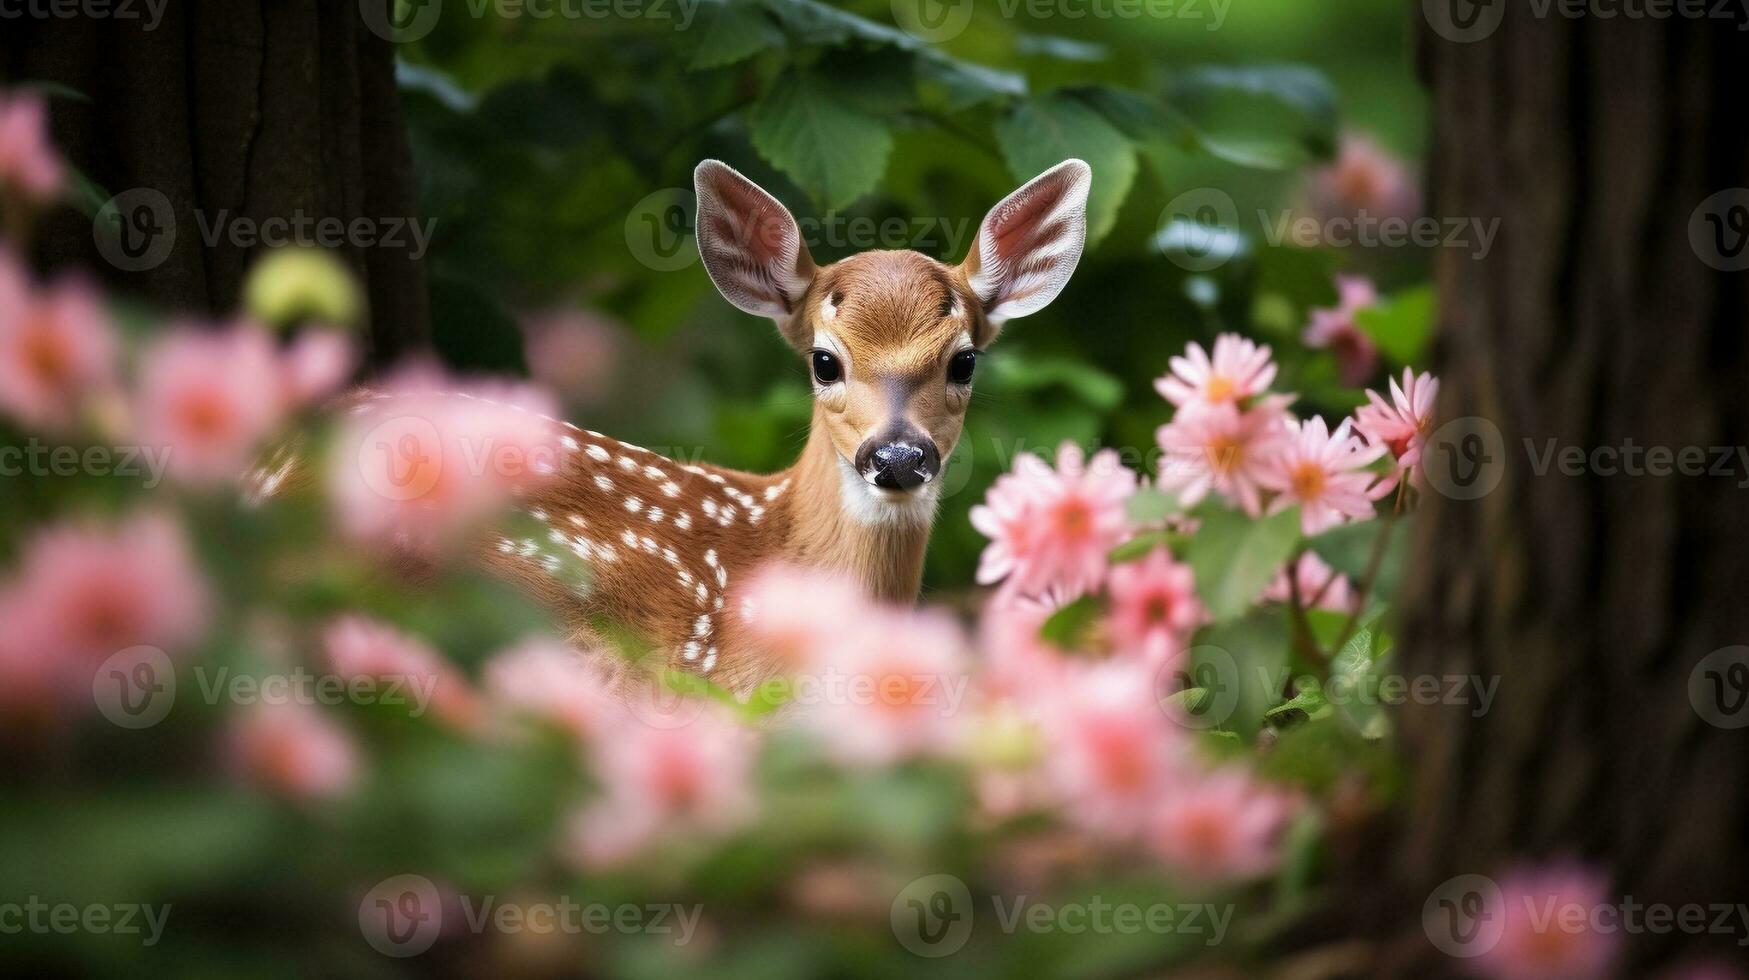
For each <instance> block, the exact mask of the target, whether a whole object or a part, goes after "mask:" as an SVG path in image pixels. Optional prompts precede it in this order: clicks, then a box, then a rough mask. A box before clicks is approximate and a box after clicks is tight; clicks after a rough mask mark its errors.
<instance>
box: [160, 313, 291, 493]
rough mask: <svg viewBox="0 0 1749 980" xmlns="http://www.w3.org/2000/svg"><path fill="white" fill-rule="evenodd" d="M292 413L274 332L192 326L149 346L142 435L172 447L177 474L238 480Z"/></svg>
mask: <svg viewBox="0 0 1749 980" xmlns="http://www.w3.org/2000/svg"><path fill="white" fill-rule="evenodd" d="M284 414H285V402H284V399H283V398H282V389H281V375H280V370H279V363H278V361H277V357H276V354H275V351H274V348H273V339H272V338H271V337H269V336H268V335H267V333H266V332H265V331H263V330H261V329H260V328H258V327H255V326H253V325H250V324H248V323H238V324H233V325H231V326H229V327H227V328H225V329H223V330H219V331H207V330H201V329H198V328H196V327H193V326H189V325H185V326H182V327H179V328H177V329H175V330H173V331H172V332H171V333H169V334H167V335H165V336H164V337H162V338H160V339H159V340H157V341H156V342H154V343H153V344H152V346H151V347H150V348H149V349H148V350H147V351H146V353H145V360H144V363H143V364H142V366H141V369H140V407H139V411H138V417H139V420H140V438H141V439H142V440H143V441H144V442H145V443H146V444H147V445H150V446H155V447H162V448H165V449H167V450H168V451H169V472H170V473H171V475H172V476H174V477H176V478H177V479H180V480H183V481H186V482H190V483H222V482H227V481H231V480H235V479H237V478H238V477H240V476H241V475H242V473H243V471H244V470H245V469H246V468H247V467H248V465H249V463H250V462H251V460H252V458H253V455H254V453H255V451H256V449H257V448H258V447H259V446H260V445H261V443H262V441H263V440H265V439H266V438H267V437H268V436H269V435H270V434H271V433H272V432H273V430H274V429H275V428H276V427H277V426H278V425H279V423H280V421H281V420H282V419H283V418H284Z"/></svg>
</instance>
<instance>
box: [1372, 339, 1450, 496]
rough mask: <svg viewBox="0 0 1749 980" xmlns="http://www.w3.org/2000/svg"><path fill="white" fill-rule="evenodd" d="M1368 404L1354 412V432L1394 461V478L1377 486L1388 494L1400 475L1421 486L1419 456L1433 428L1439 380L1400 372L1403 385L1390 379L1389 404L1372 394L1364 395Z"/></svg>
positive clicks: (1409, 369) (1428, 375)
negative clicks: (1385, 452)
mask: <svg viewBox="0 0 1749 980" xmlns="http://www.w3.org/2000/svg"><path fill="white" fill-rule="evenodd" d="M1366 398H1367V402H1368V404H1365V405H1362V406H1361V407H1360V408H1358V409H1355V412H1354V428H1355V431H1357V432H1359V433H1360V434H1361V435H1362V436H1365V437H1366V441H1367V442H1369V443H1371V444H1372V445H1374V446H1383V447H1385V448H1386V449H1389V450H1390V453H1391V456H1392V457H1393V458H1394V459H1396V461H1397V471H1396V473H1395V475H1393V476H1392V477H1391V478H1389V479H1388V480H1386V481H1385V483H1384V484H1383V485H1381V489H1382V490H1389V489H1391V488H1392V487H1394V486H1395V485H1396V482H1397V480H1398V479H1400V478H1401V477H1402V475H1403V474H1404V473H1407V474H1408V475H1409V483H1410V485H1412V486H1416V487H1419V486H1421V473H1422V468H1421V452H1422V450H1423V449H1424V448H1425V447H1426V445H1427V434H1428V432H1429V430H1431V429H1432V428H1433V407H1434V403H1435V402H1437V401H1438V400H1439V379H1438V378H1435V377H1434V376H1433V375H1431V374H1416V373H1415V371H1414V369H1413V368H1404V369H1403V383H1402V384H1401V385H1399V384H1397V381H1396V379H1395V378H1392V379H1391V400H1390V401H1389V402H1387V401H1385V399H1384V398H1383V397H1382V396H1380V395H1379V393H1378V392H1376V391H1368V392H1367V393H1366Z"/></svg>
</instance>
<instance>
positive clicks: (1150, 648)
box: [1107, 548, 1207, 666]
mask: <svg viewBox="0 0 1749 980" xmlns="http://www.w3.org/2000/svg"><path fill="white" fill-rule="evenodd" d="M1107 591H1108V592H1109V593H1110V596H1111V611H1110V614H1109V617H1108V623H1109V625H1110V630H1111V635H1112V639H1113V640H1114V641H1116V643H1117V644H1118V647H1119V649H1120V650H1127V651H1135V652H1137V653H1139V654H1141V655H1142V657H1143V658H1144V659H1146V660H1147V662H1148V663H1150V664H1153V665H1156V666H1161V665H1164V664H1167V663H1169V662H1171V661H1173V660H1176V659H1177V658H1178V656H1179V654H1181V653H1183V652H1184V644H1185V641H1186V639H1187V638H1188V637H1189V636H1190V634H1191V633H1193V632H1195V630H1196V628H1197V627H1198V626H1201V625H1202V623H1203V621H1204V619H1205V618H1206V616H1207V614H1206V612H1205V611H1204V610H1203V606H1202V603H1201V602H1200V601H1198V599H1197V597H1196V576H1195V575H1193V574H1192V573H1191V570H1190V566H1188V565H1181V564H1179V563H1178V562H1176V561H1173V560H1172V555H1171V553H1170V552H1168V551H1167V550H1166V549H1164V548H1156V549H1155V550H1153V551H1150V552H1149V553H1148V554H1147V556H1146V557H1144V558H1142V559H1141V560H1140V561H1132V562H1123V563H1120V564H1118V565H1115V566H1113V567H1112V570H1111V581H1110V583H1109V585H1108V586H1107Z"/></svg>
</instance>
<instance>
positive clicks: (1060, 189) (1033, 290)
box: [961, 159, 1093, 326]
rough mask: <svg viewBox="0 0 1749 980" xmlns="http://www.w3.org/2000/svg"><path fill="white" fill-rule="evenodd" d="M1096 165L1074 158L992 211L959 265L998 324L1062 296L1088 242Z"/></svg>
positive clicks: (1038, 308) (1023, 188)
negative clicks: (1089, 194) (1089, 198)
mask: <svg viewBox="0 0 1749 980" xmlns="http://www.w3.org/2000/svg"><path fill="white" fill-rule="evenodd" d="M1092 186H1093V168H1092V167H1089V166H1088V165H1087V164H1086V163H1085V162H1083V161H1081V160H1075V159H1069V160H1064V161H1063V162H1062V163H1059V164H1057V165H1056V166H1054V167H1052V168H1051V169H1049V170H1047V171H1045V172H1044V173H1042V174H1039V175H1038V176H1037V177H1034V178H1033V179H1032V180H1030V181H1028V182H1027V183H1026V185H1025V186H1023V187H1021V188H1020V189H1019V190H1017V191H1015V192H1014V193H1012V194H1010V195H1008V196H1007V197H1005V198H1003V199H1002V203H1000V204H998V205H996V206H995V207H994V208H991V209H990V213H989V214H987V215H985V216H984V223H983V224H982V225H980V226H979V228H978V241H977V244H976V245H974V246H973V248H972V254H970V255H968V256H966V261H965V263H964V264H963V265H962V266H961V268H962V269H963V270H964V271H965V275H966V281H967V282H968V283H969V284H970V285H971V287H972V291H973V292H974V293H976V294H977V296H978V298H979V299H980V300H982V301H983V303H984V315H985V316H986V317H987V318H988V319H989V321H990V323H991V324H992V325H993V326H1000V325H1001V324H1002V321H1004V320H1010V319H1013V318H1014V317H1017V316H1026V315H1027V314H1028V313H1036V312H1038V311H1039V310H1041V309H1044V307H1045V304H1047V303H1049V302H1050V301H1051V300H1053V299H1056V298H1057V294H1058V293H1060V292H1062V291H1063V286H1064V285H1066V284H1067V283H1068V281H1069V274H1070V273H1072V272H1074V271H1075V264H1076V263H1077V262H1079V261H1081V249H1082V247H1083V246H1085V245H1086V244H1087V191H1088V190H1089V189H1090V188H1091V187H1092Z"/></svg>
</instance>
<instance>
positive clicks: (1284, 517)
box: [1184, 508, 1300, 622]
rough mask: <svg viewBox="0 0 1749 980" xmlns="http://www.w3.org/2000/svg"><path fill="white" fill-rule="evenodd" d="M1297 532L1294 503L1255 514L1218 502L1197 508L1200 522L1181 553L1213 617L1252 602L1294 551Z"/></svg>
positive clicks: (1229, 616)
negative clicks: (1217, 505)
mask: <svg viewBox="0 0 1749 980" xmlns="http://www.w3.org/2000/svg"><path fill="white" fill-rule="evenodd" d="M1299 537H1300V512H1299V510H1298V509H1297V508H1289V509H1288V510H1285V511H1282V512H1281V513H1279V514H1274V515H1271V516H1269V517H1262V518H1258V519H1255V520H1253V519H1252V518H1249V517H1246V516H1245V515H1244V514H1241V513H1239V512H1237V511H1231V510H1225V509H1222V508H1208V509H1206V510H1205V511H1204V512H1202V526H1201V527H1199V528H1198V529H1197V532H1196V533H1195V534H1194V535H1192V536H1191V538H1190V540H1189V542H1188V543H1187V544H1186V545H1185V548H1184V557H1185V560H1186V561H1188V562H1189V563H1190V567H1191V569H1192V571H1194V572H1195V573H1196V591H1197V592H1198V594H1200V595H1201V596H1202V601H1203V604H1204V605H1206V606H1207V607H1208V609H1209V612H1210V613H1212V614H1213V615H1214V617H1215V621H1216V622H1222V621H1224V620H1229V619H1232V618H1233V617H1235V616H1238V615H1239V614H1241V613H1243V612H1244V611H1245V610H1246V609H1248V608H1250V607H1251V605H1252V603H1254V602H1255V601H1256V600H1257V597H1258V595H1260V594H1261V593H1262V592H1263V589H1264V587H1265V586H1267V585H1268V584H1269V580H1270V579H1272V578H1274V577H1275V574H1276V572H1278V571H1280V570H1281V566H1282V564H1283V563H1284V562H1286V561H1287V559H1288V557H1289V556H1290V555H1292V554H1293V550H1294V545H1295V544H1297V543H1298V542H1299Z"/></svg>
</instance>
